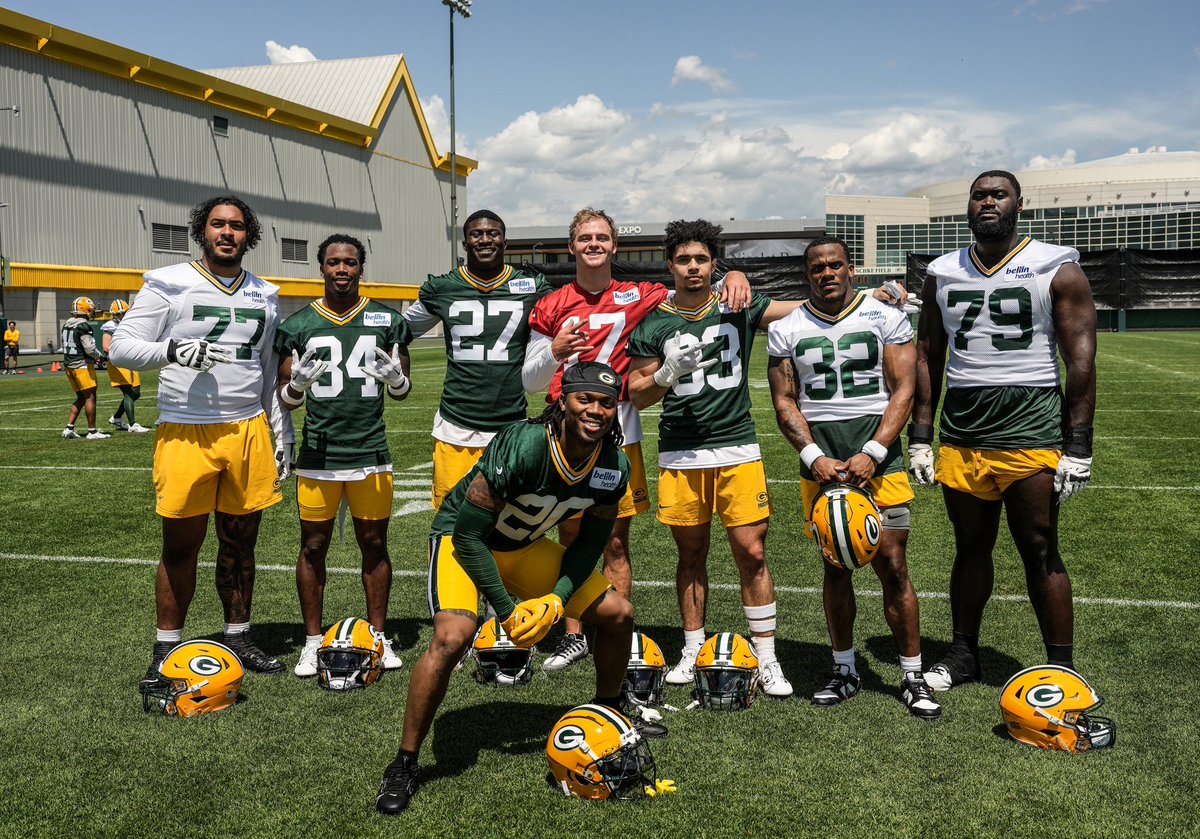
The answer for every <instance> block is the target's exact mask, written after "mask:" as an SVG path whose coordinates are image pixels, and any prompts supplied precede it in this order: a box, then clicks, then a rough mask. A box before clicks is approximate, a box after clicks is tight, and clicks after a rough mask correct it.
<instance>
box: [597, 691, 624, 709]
mask: <svg viewBox="0 0 1200 839" xmlns="http://www.w3.org/2000/svg"><path fill="white" fill-rule="evenodd" d="M592 704H593V705H603V706H604V707H605V708H612V709H613V710H614V711H618V712H620V711H621V697H620V696H619V695H618V696H601V695H600V694H596V695H595V696H593V697H592Z"/></svg>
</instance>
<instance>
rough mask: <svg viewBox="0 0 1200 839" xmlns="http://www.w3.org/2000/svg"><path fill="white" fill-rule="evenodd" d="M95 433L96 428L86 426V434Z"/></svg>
mask: <svg viewBox="0 0 1200 839" xmlns="http://www.w3.org/2000/svg"><path fill="white" fill-rule="evenodd" d="M95 433H96V426H94V425H89V426H88V434H95Z"/></svg>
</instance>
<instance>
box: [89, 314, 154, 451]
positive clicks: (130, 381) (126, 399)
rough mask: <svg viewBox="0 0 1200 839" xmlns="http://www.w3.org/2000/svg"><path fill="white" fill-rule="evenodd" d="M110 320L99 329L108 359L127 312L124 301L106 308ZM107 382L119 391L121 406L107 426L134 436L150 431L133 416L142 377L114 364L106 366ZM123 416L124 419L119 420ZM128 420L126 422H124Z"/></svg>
mask: <svg viewBox="0 0 1200 839" xmlns="http://www.w3.org/2000/svg"><path fill="white" fill-rule="evenodd" d="M108 311H109V313H110V314H111V315H112V317H111V318H109V319H108V320H106V321H105V322H104V325H103V326H101V327H100V331H101V333H102V334H101V336H100V340H101V341H102V342H103V344H104V356H105V358H107V357H108V353H109V351H110V350H111V349H112V339H113V335H114V334H115V333H116V331H117V327H118V326H119V325H120V324H121V320H122V318H124V317H125V313H126V312H128V311H129V304H128V303H126V302H125V301H124V300H114V301H113V302H112V305H111V306H109V307H108ZM108 381H109V384H111V385H112V386H113V387H115V388H117V389H119V390H120V391H121V404H120V405H118V406H117V410H116V412H115V413H114V414H113V415H112V416H111V417H109V418H108V424H109V425H111V426H112V427H113V428H119V429H121V430H122V431H129V432H132V433H134V434H145V433H147V432H148V431H149V430H150V429H149V428H145V427H143V426H141V425H138V422H137V420H136V419H134V416H133V403H135V402H137V401H138V400H139V399H141V398H142V377H141V375H140V374H138V372H137V371H136V370H124V369H122V368H120V367H118V366H117V365H115V364H112V363H110V364H109V365H108ZM122 415H124V417H125V419H121V416H122ZM126 420H128V422H127V421H126Z"/></svg>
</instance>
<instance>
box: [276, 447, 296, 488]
mask: <svg viewBox="0 0 1200 839" xmlns="http://www.w3.org/2000/svg"><path fill="white" fill-rule="evenodd" d="M275 471H276V472H278V473H279V482H280V483H283V482H284V481H286V480H287V479H288V478H290V477H291V476H292V473H293V472H294V471H296V444H295V443H279V444H277V445H276V446H275Z"/></svg>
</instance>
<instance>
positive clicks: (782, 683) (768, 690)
mask: <svg viewBox="0 0 1200 839" xmlns="http://www.w3.org/2000/svg"><path fill="white" fill-rule="evenodd" d="M758 685H759V687H761V688H762V692H763V693H765V694H766V695H767V696H770V697H771V698H772V699H787V698H788V697H789V696H791V695H792V693H793V690H792V683H791V682H789V681H788V680H787V677H786V676H784V675H783V667H781V666H780V664H779V661H778V660H776V661H768V662H766V663H760V664H759V667H758Z"/></svg>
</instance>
